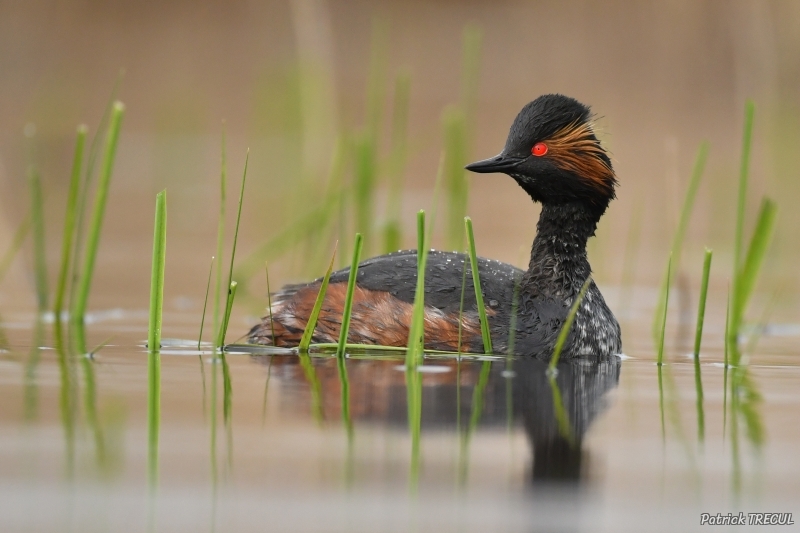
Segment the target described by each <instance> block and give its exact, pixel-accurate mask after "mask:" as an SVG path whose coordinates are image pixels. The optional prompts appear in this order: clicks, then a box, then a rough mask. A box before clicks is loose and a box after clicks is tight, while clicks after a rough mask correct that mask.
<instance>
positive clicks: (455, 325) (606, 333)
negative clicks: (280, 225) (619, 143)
mask: <svg viewBox="0 0 800 533" xmlns="http://www.w3.org/2000/svg"><path fill="white" fill-rule="evenodd" d="M591 119H592V114H591V112H590V109H589V107H587V106H585V105H583V104H581V103H580V102H578V101H577V100H575V99H573V98H569V97H567V96H563V95H560V94H547V95H543V96H540V97H539V98H537V99H536V100H534V101H532V102H530V103H529V104H527V105H526V106H525V107H523V108H522V111H520V112H519V114H518V115H517V117H516V119H514V123H513V124H512V125H511V131H510V132H509V134H508V139H507V140H506V144H505V148H503V151H502V152H500V154H499V155H497V156H495V157H492V158H490V159H485V160H483V161H478V162H476V163H472V164H470V165H467V167H466V168H467V170H470V171H472V172H478V173H491V172H501V173H505V174H508V175H509V176H511V177H512V178H514V180H515V181H516V182H517V183H518V184H519V185H520V187H522V189H523V190H525V192H527V193H528V194H529V195H530V197H531V198H532V199H533V201H534V202H539V203H540V204H542V210H541V214H540V216H539V223H538V224H537V233H536V238H535V239H534V241H533V247H532V250H531V258H530V263H529V264H528V269H527V270H525V271H523V270H521V269H518V268H516V267H514V266H512V265H509V264H506V263H501V262H499V261H494V260H491V259H483V258H480V259H479V260H478V271H479V273H480V280H481V289H482V292H483V299H484V305H485V306H486V311H487V315H488V320H489V327H490V330H491V336H492V344H493V349H494V351H495V352H497V353H506V352H507V351H508V346H509V338H510V328H511V322H512V301H513V299H514V292H515V286H518V289H517V290H518V291H519V292H518V309H517V318H516V321H515V322H516V326H515V331H514V344H513V346H514V353H515V354H518V355H529V356H534V357H539V358H545V359H547V358H549V357H550V355H551V354H552V351H553V347H554V345H555V342H556V339H557V337H558V334H559V332H560V330H561V325H562V324H563V322H564V320H565V319H566V316H567V313H568V312H569V308H570V306H571V305H572V303H573V301H574V299H575V298H576V297H577V295H578V293H579V292H580V289H581V287H582V286H583V284H584V282H585V281H586V279H587V278H588V277H589V275H590V274H591V267H590V265H589V260H588V258H587V256H586V241H587V240H588V239H589V237H592V236H593V235H594V232H595V228H596V227H597V223H598V221H599V220H600V217H602V216H603V213H604V212H605V210H606V208H607V207H608V204H609V202H610V201H611V200H612V199H614V197H615V193H614V188H615V185H616V183H617V180H616V176H615V174H614V170H613V168H612V166H611V160H610V159H609V157H608V155H607V153H606V151H605V150H604V149H603V147H602V146H601V145H600V142H599V141H598V139H597V137H596V136H595V134H594V131H593V129H592V122H591ZM464 268H467V275H466V289H465V293H464V307H463V313H462V314H460V313H459V309H460V306H461V287H462V280H463V275H464ZM349 272H350V269H349V268H346V269H344V270H340V271H338V272H334V273H333V274H332V275H331V278H330V284H329V286H328V290H327V293H326V296H325V300H324V303H323V306H322V311H321V313H320V315H319V319H318V321H317V325H316V328H315V330H314V335H313V341H314V342H336V341H337V340H338V337H339V327H340V325H341V317H342V309H343V306H344V299H345V294H346V289H347V281H348V276H349ZM356 280H357V282H356V288H355V297H354V300H353V308H352V315H351V322H350V331H349V336H348V342H352V343H359V344H378V345H385V346H405V345H406V343H407V342H408V331H409V326H410V323H411V314H412V308H413V303H414V292H415V287H416V282H417V252H416V250H407V251H400V252H396V253H391V254H387V255H382V256H379V257H374V258H372V259H368V260H366V261H363V262H362V263H360V264H359V265H358V275H357V277H356ZM320 283H321V281H320V280H316V281H313V282H311V283H308V284H300V285H289V286H286V287H284V288H283V289H282V290H281V291H279V292H278V293H277V294H276V295H275V296H274V298H273V303H272V312H271V316H272V319H271V320H272V324H271V323H270V315H269V314H268V315H267V316H266V317H264V319H263V320H262V322H261V323H259V324H258V325H256V326H255V327H253V328H252V329H251V330H250V333H249V334H248V336H249V340H250V342H254V343H258V344H270V345H276V346H296V345H297V344H298V343H299V341H300V337H301V336H302V334H303V331H304V329H305V327H306V323H307V319H308V316H309V314H310V313H311V309H312V307H313V305H314V301H315V299H316V296H317V292H318V290H319V287H320ZM459 317H460V326H461V327H460V328H459ZM273 328H274V332H275V337H274V338H273V336H272V331H273ZM459 329H460V335H461V345H460V346H459ZM425 347H426V348H428V349H438V350H450V351H457V350H460V351H462V352H482V351H483V340H482V337H481V329H480V322H479V319H478V309H477V303H476V299H475V290H474V288H473V284H472V275H471V271H470V269H469V257H468V256H467V255H466V254H463V253H457V252H441V251H435V250H431V251H430V252H429V255H428V263H427V270H426V272H425ZM621 349H622V341H621V338H620V328H619V324H618V323H617V320H616V318H614V315H613V313H612V312H611V310H610V309H609V308H608V306H607V305H606V303H605V301H604V300H603V296H602V295H601V294H600V290H599V289H598V288H597V286H596V285H595V283H594V281H592V282H591V283H590V285H589V287H588V290H587V292H586V295H585V297H584V299H583V301H582V302H581V304H580V307H579V309H578V312H577V315H576V316H575V320H574V322H573V324H572V328H571V331H570V334H569V336H568V337H567V343H566V345H565V346H564V349H563V351H562V354H561V357H562V358H564V359H567V358H576V357H583V358H594V357H598V358H603V357H606V356H610V355H613V354H617V353H619V352H620V351H621Z"/></svg>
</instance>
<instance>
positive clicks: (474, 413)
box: [458, 361, 492, 487]
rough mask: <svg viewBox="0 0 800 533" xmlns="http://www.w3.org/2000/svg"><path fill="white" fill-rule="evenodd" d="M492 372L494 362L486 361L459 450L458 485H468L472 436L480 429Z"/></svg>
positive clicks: (473, 394) (474, 390)
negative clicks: (479, 424) (487, 386)
mask: <svg viewBox="0 0 800 533" xmlns="http://www.w3.org/2000/svg"><path fill="white" fill-rule="evenodd" d="M491 371H492V361H484V362H483V363H481V372H480V374H478V382H477V383H476V384H475V388H474V389H473V391H472V405H471V407H470V414H469V424H468V425H467V430H466V431H465V432H464V434H463V435H462V436H461V446H460V448H459V460H458V463H459V468H458V485H459V486H461V487H464V486H465V485H466V484H467V476H468V474H469V447H470V446H469V445H470V443H471V442H472V436H473V435H474V434H475V430H476V429H477V428H478V423H479V422H480V420H481V415H482V414H483V405H484V403H485V400H484V395H485V393H486V385H488V383H489V375H490V374H491Z"/></svg>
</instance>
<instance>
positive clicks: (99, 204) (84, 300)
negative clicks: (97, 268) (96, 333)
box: [72, 102, 125, 353]
mask: <svg viewBox="0 0 800 533" xmlns="http://www.w3.org/2000/svg"><path fill="white" fill-rule="evenodd" d="M124 114H125V106H124V105H123V104H122V103H121V102H115V103H114V106H113V108H112V111H111V118H110V120H109V123H108V133H107V135H106V142H105V148H104V151H103V163H102V165H101V168H100V179H99V180H98V183H97V190H96V191H95V199H94V209H93V211H92V219H91V222H90V224H89V233H88V235H87V239H86V250H85V254H84V260H83V270H82V272H81V277H80V280H79V283H78V288H77V291H76V294H75V305H74V306H73V309H72V319H73V323H74V324H76V325H77V326H78V327H77V328H76V332H77V333H78V335H77V339H78V346H77V349H78V351H79V352H80V353H85V352H86V345H85V341H84V335H83V320H84V316H85V315H86V307H87V304H88V302H89V291H90V290H91V285H92V277H93V276H94V265H95V260H96V259H97V250H98V248H99V245H100V230H101V229H102V226H103V216H104V214H105V209H106V201H107V199H108V190H109V186H110V184H111V174H112V171H113V169H114V158H115V155H116V152H117V143H118V141H119V132H120V129H121V127H122V117H123V115H124Z"/></svg>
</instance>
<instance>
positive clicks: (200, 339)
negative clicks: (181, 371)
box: [197, 255, 214, 386]
mask: <svg viewBox="0 0 800 533" xmlns="http://www.w3.org/2000/svg"><path fill="white" fill-rule="evenodd" d="M213 271H214V256H213V255H212V256H211V264H210V265H209V267H208V281H207V282H206V297H205V298H204V299H203V315H202V316H201V317H200V334H199V335H198V336H197V350H198V351H199V350H200V345H201V344H202V343H203V326H205V324H206V309H207V308H208V293H209V290H210V289H211V274H212V273H213ZM203 383H205V380H203ZM204 386H205V385H204Z"/></svg>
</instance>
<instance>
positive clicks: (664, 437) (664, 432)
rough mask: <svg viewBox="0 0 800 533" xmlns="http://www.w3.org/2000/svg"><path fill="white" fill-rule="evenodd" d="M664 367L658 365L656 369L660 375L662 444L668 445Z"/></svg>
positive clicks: (659, 398)
mask: <svg viewBox="0 0 800 533" xmlns="http://www.w3.org/2000/svg"><path fill="white" fill-rule="evenodd" d="M663 371H664V367H663V366H662V365H660V364H659V365H658V366H657V367H656V372H657V373H658V410H659V412H660V413H661V442H662V444H666V442H667V424H666V421H665V419H664V377H663Z"/></svg>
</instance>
